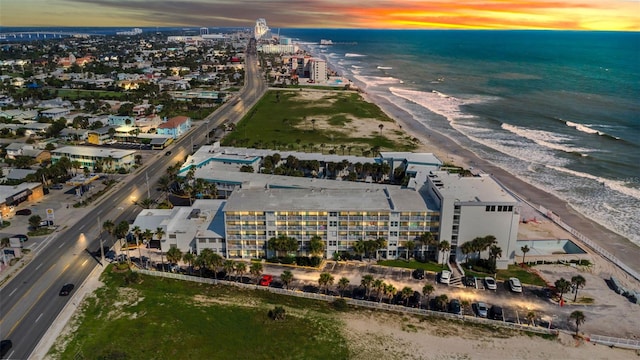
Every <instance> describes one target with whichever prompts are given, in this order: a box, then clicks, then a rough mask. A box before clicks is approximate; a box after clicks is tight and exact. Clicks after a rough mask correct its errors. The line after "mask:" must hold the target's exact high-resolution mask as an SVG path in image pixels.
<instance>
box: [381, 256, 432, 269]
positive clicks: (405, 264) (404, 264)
mask: <svg viewBox="0 0 640 360" xmlns="http://www.w3.org/2000/svg"><path fill="white" fill-rule="evenodd" d="M378 265H382V266H391V267H400V268H407V269H424V270H425V271H432V272H440V271H442V269H444V267H443V266H442V264H436V263H434V262H427V263H422V262H419V261H415V260H413V259H411V260H410V261H406V260H401V259H397V260H380V261H378Z"/></svg>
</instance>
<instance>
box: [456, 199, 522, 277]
mask: <svg viewBox="0 0 640 360" xmlns="http://www.w3.org/2000/svg"><path fill="white" fill-rule="evenodd" d="M485 208H486V206H485V204H483V203H478V204H471V205H461V206H460V225H459V230H458V246H460V245H462V244H463V243H465V242H467V241H471V240H473V239H474V238H476V237H485V236H487V235H493V236H495V237H496V241H497V245H498V246H499V247H500V248H501V249H502V257H501V258H499V259H498V260H497V262H496V265H497V268H498V269H506V268H507V265H508V264H510V263H512V262H513V259H514V256H515V246H516V240H517V238H518V222H519V219H520V216H519V214H516V213H515V211H514V212H496V211H494V212H490V211H489V212H488V211H485ZM471 255H472V254H471ZM456 256H457V259H458V261H461V262H462V261H464V255H463V254H462V252H461V251H460V250H459V249H458V252H457V254H456ZM487 256H488V253H487V252H485V253H483V254H482V257H483V258H486V257H487Z"/></svg>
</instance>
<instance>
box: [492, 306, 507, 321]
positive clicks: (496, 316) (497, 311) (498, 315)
mask: <svg viewBox="0 0 640 360" xmlns="http://www.w3.org/2000/svg"><path fill="white" fill-rule="evenodd" d="M489 318H490V319H493V320H504V315H503V314H502V308H501V307H500V306H497V305H493V306H491V308H490V309H489Z"/></svg>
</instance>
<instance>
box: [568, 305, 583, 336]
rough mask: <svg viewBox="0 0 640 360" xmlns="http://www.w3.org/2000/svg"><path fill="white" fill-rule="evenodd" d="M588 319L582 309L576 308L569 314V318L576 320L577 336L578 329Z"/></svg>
mask: <svg viewBox="0 0 640 360" xmlns="http://www.w3.org/2000/svg"><path fill="white" fill-rule="evenodd" d="M586 319H587V317H586V316H584V313H583V312H582V311H580V310H576V311H574V312H572V313H571V314H570V315H569V320H573V321H575V322H576V336H578V331H579V330H580V325H582V324H584V321H585V320H586Z"/></svg>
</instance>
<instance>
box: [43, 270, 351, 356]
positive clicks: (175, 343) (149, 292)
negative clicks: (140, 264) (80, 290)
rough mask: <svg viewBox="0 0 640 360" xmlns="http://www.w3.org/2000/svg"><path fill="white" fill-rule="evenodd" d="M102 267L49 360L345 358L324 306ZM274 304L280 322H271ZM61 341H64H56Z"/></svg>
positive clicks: (343, 345)
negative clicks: (134, 277)
mask: <svg viewBox="0 0 640 360" xmlns="http://www.w3.org/2000/svg"><path fill="white" fill-rule="evenodd" d="M110 269H111V268H109V269H107V270H106V271H105V273H104V274H103V276H102V280H103V282H104V283H105V286H104V287H102V288H100V289H98V291H97V293H96V296H95V297H91V298H89V299H88V301H87V302H86V303H85V305H84V307H83V309H82V314H81V315H80V316H79V317H78V319H77V320H76V324H75V328H74V331H73V333H72V334H68V335H66V338H61V339H58V340H57V343H56V346H54V348H53V349H52V350H51V351H50V355H52V356H53V357H54V358H62V359H74V358H76V356H78V357H77V358H87V359H88V358H91V359H247V358H251V359H310V358H327V359H344V358H348V357H349V356H348V349H347V343H346V340H345V339H344V337H343V336H342V333H341V330H340V326H341V323H340V322H339V321H337V315H336V313H335V310H333V309H332V308H331V307H330V305H329V304H326V303H323V302H318V301H311V300H307V299H299V298H294V297H287V296H280V295H275V294H271V293H267V292H264V291H255V290H251V291H247V290H242V289H238V288H235V287H229V286H211V285H205V284H198V283H191V282H182V281H177V280H169V279H162V278H155V277H148V276H141V277H140V281H139V282H137V283H132V284H126V285H125V277H126V276H125V275H124V274H121V273H114V272H111V271H110ZM274 305H280V306H284V307H285V309H286V312H287V316H286V318H285V320H280V321H274V320H271V319H270V318H269V317H268V315H267V313H268V311H269V310H270V309H273V307H274ZM60 344H64V345H60Z"/></svg>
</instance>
